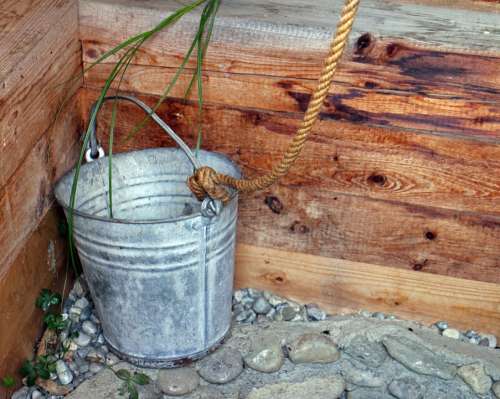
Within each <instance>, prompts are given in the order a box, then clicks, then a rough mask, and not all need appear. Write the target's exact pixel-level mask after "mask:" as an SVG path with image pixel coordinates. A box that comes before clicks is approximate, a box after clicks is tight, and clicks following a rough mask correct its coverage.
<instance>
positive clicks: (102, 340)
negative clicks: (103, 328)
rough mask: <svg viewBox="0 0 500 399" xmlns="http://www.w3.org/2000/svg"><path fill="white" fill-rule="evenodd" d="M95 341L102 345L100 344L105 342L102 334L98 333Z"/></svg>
mask: <svg viewBox="0 0 500 399" xmlns="http://www.w3.org/2000/svg"><path fill="white" fill-rule="evenodd" d="M95 342H96V344H98V345H102V344H104V342H105V339H104V335H102V334H99V335H98V336H97V339H96V340H95Z"/></svg>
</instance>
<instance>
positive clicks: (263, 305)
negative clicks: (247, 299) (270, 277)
mask: <svg viewBox="0 0 500 399" xmlns="http://www.w3.org/2000/svg"><path fill="white" fill-rule="evenodd" d="M253 310H254V311H255V313H257V314H267V312H269V311H270V310H271V305H270V304H269V302H267V300H266V299H265V298H264V297H262V296H261V297H259V298H257V299H256V301H255V302H254V304H253Z"/></svg>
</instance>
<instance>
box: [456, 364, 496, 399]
mask: <svg viewBox="0 0 500 399" xmlns="http://www.w3.org/2000/svg"><path fill="white" fill-rule="evenodd" d="M457 374H458V375H459V376H460V378H462V380H464V382H465V383H466V384H467V385H468V386H470V387H471V389H472V390H473V391H474V392H475V393H477V394H478V395H484V394H486V393H487V392H489V390H490V389H491V385H492V381H491V378H490V377H489V376H488V375H487V374H486V372H485V371H484V367H483V365H482V364H480V363H473V364H469V365H466V366H462V367H460V368H459V369H458V372H457Z"/></svg>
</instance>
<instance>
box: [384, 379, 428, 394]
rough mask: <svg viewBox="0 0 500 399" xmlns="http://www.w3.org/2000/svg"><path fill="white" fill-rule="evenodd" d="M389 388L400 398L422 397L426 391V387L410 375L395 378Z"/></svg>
mask: <svg viewBox="0 0 500 399" xmlns="http://www.w3.org/2000/svg"><path fill="white" fill-rule="evenodd" d="M387 388H388V389H389V392H390V393H391V395H393V396H395V397H396V398H398V399H422V397H423V396H424V392H425V388H424V387H423V386H422V385H420V384H419V383H418V382H417V381H415V380H414V379H413V378H410V377H404V378H400V379H397V380H394V381H392V382H391V383H390V384H389V386H388V387H387Z"/></svg>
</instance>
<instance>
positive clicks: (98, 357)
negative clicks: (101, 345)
mask: <svg viewBox="0 0 500 399" xmlns="http://www.w3.org/2000/svg"><path fill="white" fill-rule="evenodd" d="M85 359H87V360H90V361H91V362H99V363H100V362H104V361H105V360H106V355H105V354H104V353H102V352H101V351H98V350H96V349H91V350H90V351H89V352H88V353H87V355H86V356H85Z"/></svg>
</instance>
